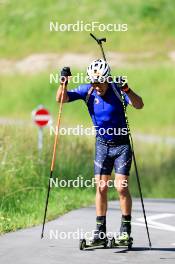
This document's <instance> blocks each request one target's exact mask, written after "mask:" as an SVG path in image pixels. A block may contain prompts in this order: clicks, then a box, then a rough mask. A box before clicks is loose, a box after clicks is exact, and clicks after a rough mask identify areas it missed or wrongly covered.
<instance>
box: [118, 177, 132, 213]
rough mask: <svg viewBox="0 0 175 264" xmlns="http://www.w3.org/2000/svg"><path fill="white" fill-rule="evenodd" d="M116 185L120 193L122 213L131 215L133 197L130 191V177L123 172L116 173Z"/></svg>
mask: <svg viewBox="0 0 175 264" xmlns="http://www.w3.org/2000/svg"><path fill="white" fill-rule="evenodd" d="M115 185H116V189H117V191H118V194H119V200H120V208H121V211H122V215H131V210H132V199H131V195H130V192H129V177H128V176H126V175H122V174H117V173H116V174H115Z"/></svg>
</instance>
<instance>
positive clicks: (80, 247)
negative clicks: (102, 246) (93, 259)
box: [79, 239, 86, 250]
mask: <svg viewBox="0 0 175 264" xmlns="http://www.w3.org/2000/svg"><path fill="white" fill-rule="evenodd" d="M85 248H86V239H80V244H79V249H80V250H84V249H85Z"/></svg>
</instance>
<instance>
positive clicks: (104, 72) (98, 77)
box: [87, 59, 110, 83]
mask: <svg viewBox="0 0 175 264" xmlns="http://www.w3.org/2000/svg"><path fill="white" fill-rule="evenodd" d="M87 75H88V77H89V80H90V81H91V82H92V83H94V82H102V83H103V82H105V81H106V79H107V77H108V76H109V75H110V67H109V65H108V64H107V62H106V61H104V60H102V59H98V60H94V61H93V62H92V63H91V64H90V65H89V67H88V68H87Z"/></svg>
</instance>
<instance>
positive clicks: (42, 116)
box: [34, 107, 51, 127]
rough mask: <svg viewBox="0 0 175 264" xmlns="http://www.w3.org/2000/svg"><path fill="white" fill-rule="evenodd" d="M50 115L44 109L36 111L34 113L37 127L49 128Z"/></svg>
mask: <svg viewBox="0 0 175 264" xmlns="http://www.w3.org/2000/svg"><path fill="white" fill-rule="evenodd" d="M50 119H51V117H50V113H49V111H48V110H47V109H46V108H44V107H42V108H39V109H38V110H36V112H35V113H34V122H35V123H36V125H37V126H39V127H44V126H47V125H48V123H49V121H50Z"/></svg>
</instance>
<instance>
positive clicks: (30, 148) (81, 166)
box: [0, 126, 175, 233]
mask: <svg viewBox="0 0 175 264" xmlns="http://www.w3.org/2000/svg"><path fill="white" fill-rule="evenodd" d="M52 144H53V137H50V136H49V131H48V130H45V135H44V149H43V154H42V158H40V159H39V158H38V152H37V129H35V128H34V127H30V126H28V127H15V126H14V127H9V126H7V127H5V126H1V130H0V164H1V172H0V233H4V232H9V231H12V230H16V229H20V228H24V227H28V226H33V225H37V224H40V223H41V222H42V219H43V212H44V205H45V199H46V191H47V184H48V177H49V172H50V162H51V154H52ZM135 152H136V156H137V161H138V167H139V172H140V177H141V183H142V190H143V195H144V197H155V198H173V197H175V196H174V184H175V178H174V158H173V156H174V149H173V148H167V146H166V147H165V146H164V145H159V146H157V145H145V144H143V143H142V144H141V143H136V145H135ZM93 158H94V140H93V139H89V140H86V138H82V137H81V138H80V137H65V136H62V137H61V138H60V144H59V148H58V149H57V159H56V164H55V169H54V177H57V178H58V179H64V180H68V179H77V177H78V176H79V177H80V176H81V177H83V179H84V180H85V179H91V178H92V177H93ZM130 184H131V193H132V196H133V197H139V193H138V188H137V183H136V177H135V172H134V168H133V167H132V170H131V176H130ZM94 198H95V189H94V188H56V187H53V188H52V189H51V195H50V200H49V210H48V217H47V219H48V220H51V219H53V218H56V217H57V216H59V215H62V214H64V213H66V212H68V211H70V210H72V209H75V208H79V207H83V206H87V205H89V204H92V203H94ZM109 199H117V194H116V191H115V190H114V189H113V188H112V189H110V190H109Z"/></svg>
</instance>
